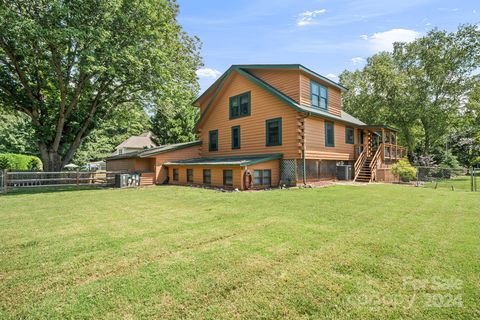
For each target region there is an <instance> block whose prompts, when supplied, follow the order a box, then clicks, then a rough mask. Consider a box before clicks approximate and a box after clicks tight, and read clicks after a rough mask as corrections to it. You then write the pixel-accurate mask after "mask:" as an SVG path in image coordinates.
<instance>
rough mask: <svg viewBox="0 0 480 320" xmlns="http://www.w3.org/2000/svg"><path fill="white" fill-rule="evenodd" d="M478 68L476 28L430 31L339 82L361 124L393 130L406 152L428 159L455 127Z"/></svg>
mask: <svg viewBox="0 0 480 320" xmlns="http://www.w3.org/2000/svg"><path fill="white" fill-rule="evenodd" d="M479 67H480V29H479V28H478V27H477V26H476V25H462V26H460V27H459V29H458V30H457V31H456V32H451V33H449V32H446V31H441V30H438V29H434V30H431V31H429V32H428V33H427V34H426V35H425V36H424V37H421V38H419V39H417V40H415V41H413V42H411V43H395V44H394V49H393V52H381V53H378V54H376V55H374V56H372V57H370V58H369V59H368V60H367V64H366V66H365V67H364V68H363V69H361V70H357V71H354V72H349V71H345V72H343V73H342V75H341V76H340V79H341V82H342V83H343V84H344V85H346V86H347V87H349V88H350V89H351V90H350V91H349V92H348V93H347V94H346V95H345V97H344V106H345V109H346V111H347V112H351V113H352V114H353V115H356V116H358V117H359V118H360V119H362V120H363V121H366V122H369V123H372V122H378V123H386V124H390V125H393V126H396V127H398V128H399V129H400V130H401V133H402V137H403V139H404V140H405V142H406V143H407V145H408V147H409V149H410V150H411V151H413V150H416V151H418V152H419V153H420V154H422V155H427V154H430V153H432V152H433V151H434V149H435V148H436V147H437V146H439V145H441V144H444V143H445V142H446V141H447V138H448V135H449V134H450V133H451V132H452V130H453V129H454V128H455V127H456V126H458V125H459V123H460V119H461V118H462V117H463V110H464V107H465V105H466V103H467V101H468V97H469V96H470V95H471V94H472V93H473V89H474V88H475V84H476V83H478V76H477V75H476V74H475V72H476V71H477V70H478V68H479ZM464 123H465V122H464ZM470 124H472V125H473V122H470Z"/></svg>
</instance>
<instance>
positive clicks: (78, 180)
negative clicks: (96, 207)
mask: <svg viewBox="0 0 480 320" xmlns="http://www.w3.org/2000/svg"><path fill="white" fill-rule="evenodd" d="M79 175H80V174H79V172H78V169H77V186H78V185H79V182H80V179H79V178H80V177H79Z"/></svg>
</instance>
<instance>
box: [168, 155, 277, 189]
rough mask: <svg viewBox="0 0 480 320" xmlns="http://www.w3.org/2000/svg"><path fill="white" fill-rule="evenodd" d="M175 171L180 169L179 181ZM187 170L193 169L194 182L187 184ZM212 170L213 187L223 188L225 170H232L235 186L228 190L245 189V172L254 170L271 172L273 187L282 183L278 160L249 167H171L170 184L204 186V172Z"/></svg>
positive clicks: (211, 184)
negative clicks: (174, 174) (176, 179)
mask: <svg viewBox="0 0 480 320" xmlns="http://www.w3.org/2000/svg"><path fill="white" fill-rule="evenodd" d="M173 169H178V181H174V180H173ZM187 169H193V182H187ZM204 169H210V177H211V183H210V184H209V185H210V186H213V187H223V170H232V178H233V186H230V187H228V188H233V189H234V188H238V189H240V190H243V189H244V185H243V175H244V173H245V170H249V171H250V173H251V174H252V179H253V171H254V170H264V169H269V170H271V183H272V186H273V187H278V184H279V182H280V162H279V161H278V160H271V161H266V162H263V163H257V164H254V165H251V166H248V167H246V168H245V167H238V166H235V167H228V166H226V167H222V166H171V167H170V168H169V175H170V178H169V181H170V182H169V184H175V185H189V184H191V185H203V184H204V183H203V170H204Z"/></svg>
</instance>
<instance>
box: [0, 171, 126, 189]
mask: <svg viewBox="0 0 480 320" xmlns="http://www.w3.org/2000/svg"><path fill="white" fill-rule="evenodd" d="M118 173H123V172H118V171H61V172H32V171H17V172H10V171H3V172H1V174H0V182H1V184H0V192H3V193H6V192H7V190H8V189H9V188H23V187H59V186H113V185H114V183H115V175H116V174H118Z"/></svg>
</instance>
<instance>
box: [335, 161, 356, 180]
mask: <svg viewBox="0 0 480 320" xmlns="http://www.w3.org/2000/svg"><path fill="white" fill-rule="evenodd" d="M352 179H353V177H352V166H351V165H339V166H337V180H352Z"/></svg>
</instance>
